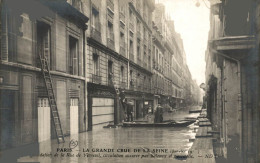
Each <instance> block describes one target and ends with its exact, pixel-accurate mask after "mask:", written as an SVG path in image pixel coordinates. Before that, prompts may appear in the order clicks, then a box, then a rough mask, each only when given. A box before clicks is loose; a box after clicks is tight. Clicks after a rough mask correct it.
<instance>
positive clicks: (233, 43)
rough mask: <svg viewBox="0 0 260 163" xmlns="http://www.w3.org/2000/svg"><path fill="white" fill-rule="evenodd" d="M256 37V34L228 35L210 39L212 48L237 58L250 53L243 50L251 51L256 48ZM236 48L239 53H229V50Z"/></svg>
mask: <svg viewBox="0 0 260 163" xmlns="http://www.w3.org/2000/svg"><path fill="white" fill-rule="evenodd" d="M255 42H256V38H255V37H254V36H226V37H222V38H218V39H214V40H210V41H209V45H210V48H211V50H214V51H216V52H217V51H220V52H222V53H225V52H227V53H226V54H227V55H228V56H229V57H231V58H235V59H241V58H244V57H245V56H246V55H247V54H248V53H245V52H242V51H241V50H247V51H249V50H250V49H252V48H255V46H256V44H255ZM232 50H236V51H237V53H228V52H229V51H232Z"/></svg>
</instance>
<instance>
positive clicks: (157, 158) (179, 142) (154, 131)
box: [18, 107, 199, 163]
mask: <svg viewBox="0 0 260 163" xmlns="http://www.w3.org/2000/svg"><path fill="white" fill-rule="evenodd" d="M189 109H191V108H186V109H182V110H178V111H176V112H172V113H168V112H167V113H164V120H169V119H174V120H179V119H183V118H184V117H197V116H198V115H199V114H198V113H196V114H189ZM192 109H198V107H194V108H192ZM194 128H195V126H194V124H192V125H190V126H188V127H178V128H174V127H170V128H168V127H166V128H165V127H164V128H145V127H142V128H141V127H140V128H124V127H118V128H106V129H100V130H94V131H89V132H85V133H80V134H78V135H72V136H70V137H66V138H65V141H66V142H65V143H64V144H60V145H58V144H57V142H56V140H55V139H54V140H51V141H45V142H43V143H40V145H39V156H33V157H29V156H23V157H20V159H19V160H18V161H28V162H29V161H35V162H55V163H56V162H67V163H72V162H183V160H179V159H176V158H175V156H176V154H180V153H187V151H188V149H189V148H190V147H191V146H192V141H190V139H194V138H195V132H194ZM67 148H73V149H72V151H71V152H70V151H69V152H68V151H66V149H67Z"/></svg>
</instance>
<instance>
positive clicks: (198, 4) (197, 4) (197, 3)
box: [195, 0, 209, 9]
mask: <svg viewBox="0 0 260 163" xmlns="http://www.w3.org/2000/svg"><path fill="white" fill-rule="evenodd" d="M199 1H200V0H197V2H196V4H195V5H196V7H200V2H199ZM202 1H203V3H204V5H205V6H206V7H207V8H208V9H209V7H208V5H207V4H206V2H205V0H202Z"/></svg>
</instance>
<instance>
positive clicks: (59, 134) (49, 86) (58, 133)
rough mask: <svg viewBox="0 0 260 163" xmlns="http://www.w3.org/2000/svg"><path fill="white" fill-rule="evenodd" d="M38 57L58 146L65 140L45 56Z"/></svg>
mask: <svg viewBox="0 0 260 163" xmlns="http://www.w3.org/2000/svg"><path fill="white" fill-rule="evenodd" d="M39 57H40V61H41V69H42V74H43V78H44V82H45V86H46V91H47V94H48V99H49V105H50V108H51V113H52V114H51V115H52V120H53V124H54V128H55V133H56V137H57V140H58V143H59V144H60V143H64V142H65V140H64V135H63V132H62V127H61V122H60V117H59V113H58V108H57V103H56V98H55V95H54V91H53V83H52V78H51V74H50V68H49V64H48V60H47V59H46V57H45V56H41V55H39ZM64 89H65V88H64Z"/></svg>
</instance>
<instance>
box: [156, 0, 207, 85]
mask: <svg viewBox="0 0 260 163" xmlns="http://www.w3.org/2000/svg"><path fill="white" fill-rule="evenodd" d="M155 2H156V3H158V2H160V3H163V4H164V5H165V7H166V13H167V14H168V15H170V18H171V19H172V20H174V24H175V30H176V32H178V33H180V34H181V37H182V40H183V45H184V50H185V53H186V59H187V65H188V67H189V69H190V72H191V75H192V78H193V79H195V80H196V81H197V84H201V83H203V82H205V67H206V62H205V51H206V48H207V41H208V31H209V28H210V22H209V13H210V10H209V8H208V7H209V2H208V1H207V0H205V1H204V2H205V3H206V5H207V6H206V5H205V3H204V2H203V0H155ZM197 2H199V3H200V6H199V7H196V3H197Z"/></svg>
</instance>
